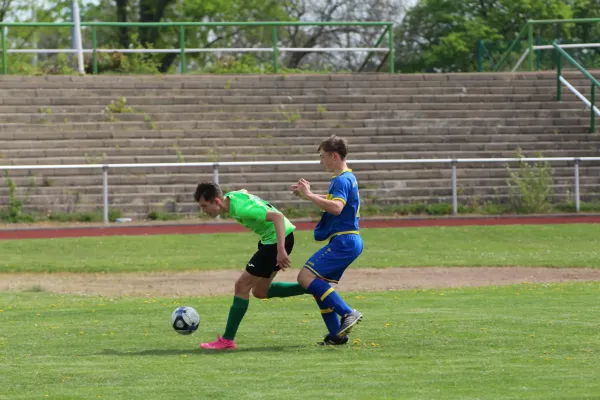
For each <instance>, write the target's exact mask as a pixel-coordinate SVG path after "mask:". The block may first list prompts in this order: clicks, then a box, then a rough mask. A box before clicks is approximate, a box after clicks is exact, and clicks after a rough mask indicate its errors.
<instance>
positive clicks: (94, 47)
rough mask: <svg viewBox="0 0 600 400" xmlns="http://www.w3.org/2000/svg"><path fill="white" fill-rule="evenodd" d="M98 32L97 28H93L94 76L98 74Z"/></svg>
mask: <svg viewBox="0 0 600 400" xmlns="http://www.w3.org/2000/svg"><path fill="white" fill-rule="evenodd" d="M97 48H98V32H97V30H96V27H95V26H92V74H94V75H96V74H98V54H97V52H96V49H97Z"/></svg>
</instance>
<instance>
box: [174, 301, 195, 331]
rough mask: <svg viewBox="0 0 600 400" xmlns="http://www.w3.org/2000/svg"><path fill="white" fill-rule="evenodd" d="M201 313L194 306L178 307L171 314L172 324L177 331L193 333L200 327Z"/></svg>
mask: <svg viewBox="0 0 600 400" xmlns="http://www.w3.org/2000/svg"><path fill="white" fill-rule="evenodd" d="M199 323H200V315H198V312H197V311H196V310H194V309H193V308H192V307H187V306H182V307H177V309H176V310H175V311H173V314H172V315H171V326H172V327H173V329H175V332H177V333H180V334H182V335H191V334H192V333H194V331H196V329H198V324H199Z"/></svg>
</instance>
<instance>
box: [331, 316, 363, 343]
mask: <svg viewBox="0 0 600 400" xmlns="http://www.w3.org/2000/svg"><path fill="white" fill-rule="evenodd" d="M362 317H363V315H362V313H361V312H360V311H357V310H352V312H351V313H349V314H346V315H344V316H343V317H342V321H341V324H342V327H341V328H340V330H339V332H338V333H337V336H339V337H343V336H346V335H347V334H348V333H350V331H351V330H352V328H353V327H354V325H356V324H358V323H359V322H360V321H361V320H362Z"/></svg>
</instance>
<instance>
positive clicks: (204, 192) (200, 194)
mask: <svg viewBox="0 0 600 400" xmlns="http://www.w3.org/2000/svg"><path fill="white" fill-rule="evenodd" d="M222 197H223V191H222V190H221V188H220V187H219V184H217V183H214V182H202V183H199V184H198V186H197V187H196V192H195V193H194V200H196V203H197V202H199V201H200V199H201V198H203V199H204V200H206V201H213V200H214V199H215V198H222Z"/></svg>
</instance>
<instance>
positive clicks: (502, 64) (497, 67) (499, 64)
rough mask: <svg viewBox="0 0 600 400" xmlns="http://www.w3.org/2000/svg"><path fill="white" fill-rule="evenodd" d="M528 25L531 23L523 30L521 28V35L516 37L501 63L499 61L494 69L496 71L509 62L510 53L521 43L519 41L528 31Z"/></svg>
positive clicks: (518, 34)
mask: <svg viewBox="0 0 600 400" xmlns="http://www.w3.org/2000/svg"><path fill="white" fill-rule="evenodd" d="M528 25H529V21H528V22H527V23H526V24H525V25H524V26H523V28H521V30H520V31H519V33H517V36H516V37H515V40H513V42H512V44H511V45H510V46H509V47H508V49H507V50H506V52H505V53H504V55H503V56H502V57H501V58H500V61H498V63H497V64H496V66H495V67H494V71H498V70H499V69H500V68H501V67H503V66H504V64H505V63H506V60H507V58H508V56H509V54H510V52H511V51H512V50H513V47H515V46H516V45H517V43H519V41H520V39H521V36H522V35H523V34H524V33H525V30H526V29H527V26H528Z"/></svg>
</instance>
